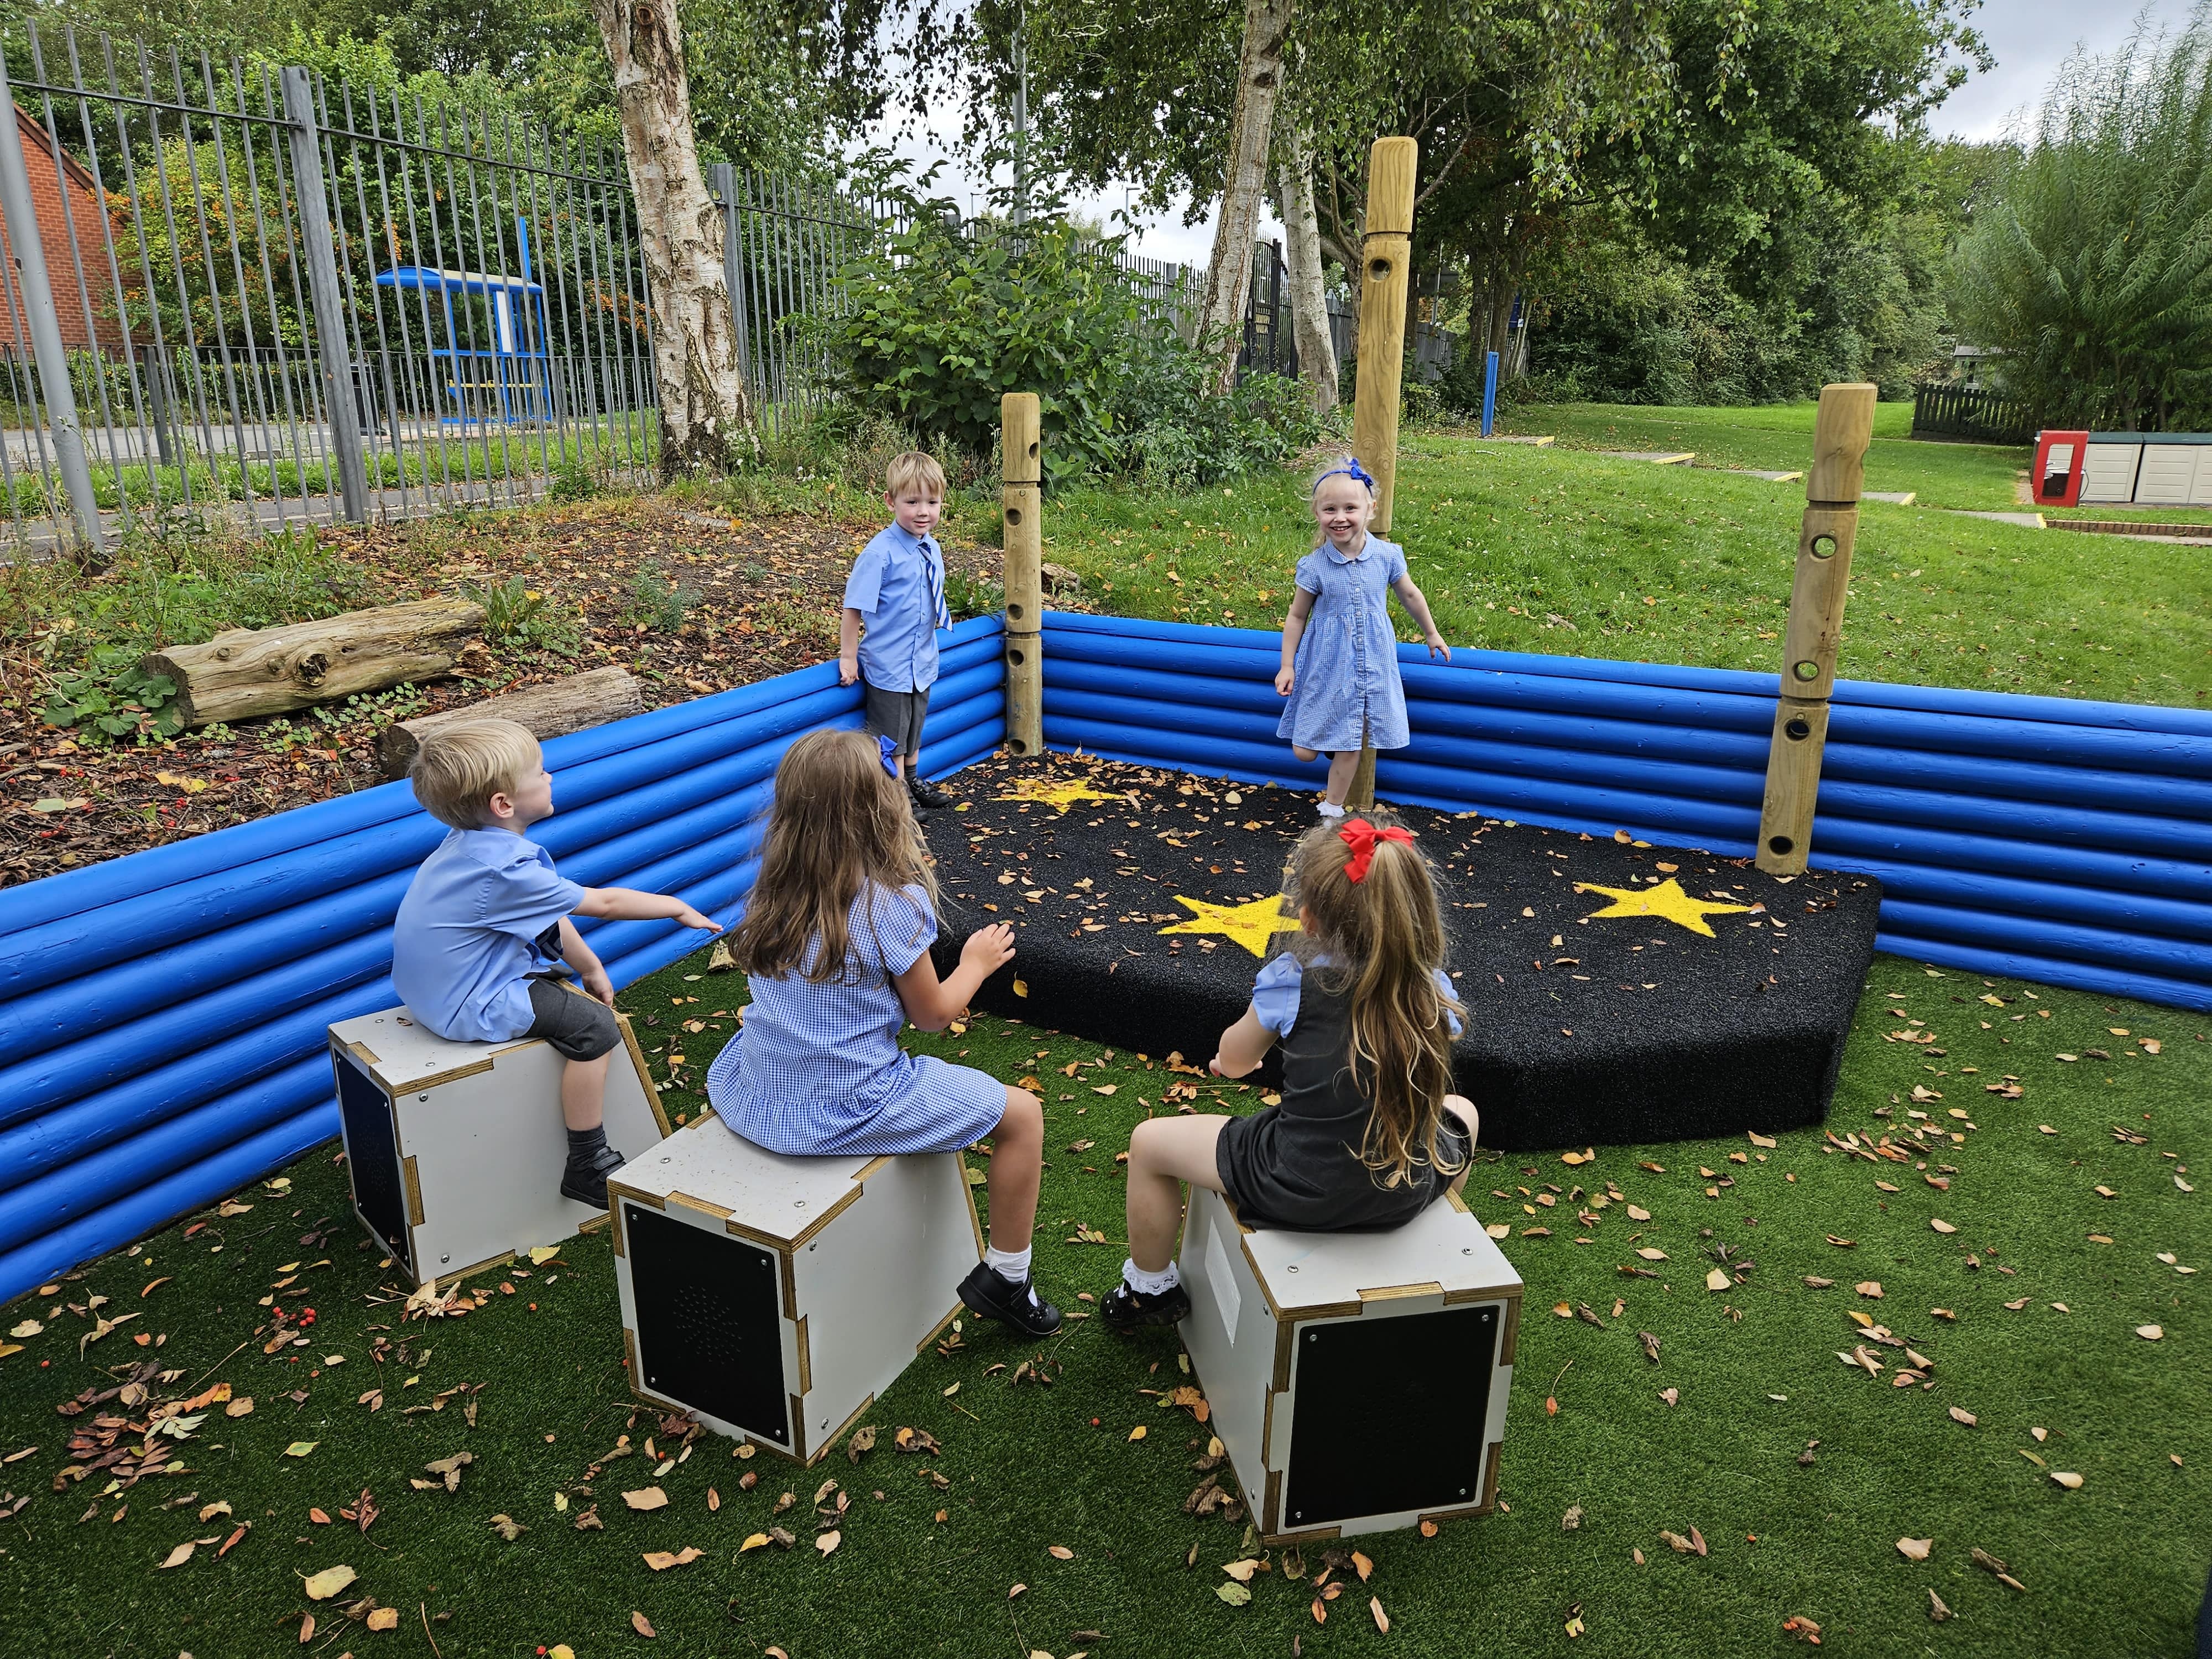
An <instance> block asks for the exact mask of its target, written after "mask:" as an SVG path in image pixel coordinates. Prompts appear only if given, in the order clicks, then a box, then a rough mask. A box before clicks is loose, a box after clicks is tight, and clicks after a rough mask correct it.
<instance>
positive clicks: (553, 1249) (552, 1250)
mask: <svg viewBox="0 0 2212 1659" xmlns="http://www.w3.org/2000/svg"><path fill="white" fill-rule="evenodd" d="M560 1254H561V1247H560V1246H559V1245H558V1244H532V1246H531V1247H530V1265H531V1266H532V1267H544V1265H545V1264H546V1263H547V1262H549V1261H551V1260H552V1259H553V1258H554V1257H555V1256H556V1255H560Z"/></svg>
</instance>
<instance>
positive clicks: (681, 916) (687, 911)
mask: <svg viewBox="0 0 2212 1659" xmlns="http://www.w3.org/2000/svg"><path fill="white" fill-rule="evenodd" d="M676 920H677V921H680V922H682V923H683V924H684V926H685V927H696V928H698V929H699V930H700V931H702V933H720V932H721V931H722V924H721V923H720V922H718V921H715V920H714V918H713V917H712V916H707V915H701V914H700V913H699V912H698V911H696V910H694V909H693V908H691V907H690V905H688V904H687V905H685V906H684V908H682V909H680V910H678V912H677V913H676Z"/></svg>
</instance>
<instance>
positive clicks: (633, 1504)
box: [622, 1486, 668, 1510]
mask: <svg viewBox="0 0 2212 1659" xmlns="http://www.w3.org/2000/svg"><path fill="white" fill-rule="evenodd" d="M622 1496H623V1503H625V1504H629V1506H630V1508H632V1509H634V1510H657V1509H661V1508H664V1507H665V1506H666V1504H667V1503H668V1494H667V1493H666V1492H663V1491H662V1490H661V1489H660V1488H659V1487H658V1486H643V1487H641V1488H639V1489H638V1490H637V1491H635V1492H624V1493H623V1495H622Z"/></svg>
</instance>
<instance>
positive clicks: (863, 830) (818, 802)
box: [729, 732, 937, 985]
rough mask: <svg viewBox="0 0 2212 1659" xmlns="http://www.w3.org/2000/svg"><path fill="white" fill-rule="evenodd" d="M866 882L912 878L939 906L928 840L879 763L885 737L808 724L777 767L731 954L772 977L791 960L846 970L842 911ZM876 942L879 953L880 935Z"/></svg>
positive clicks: (832, 974)
mask: <svg viewBox="0 0 2212 1659" xmlns="http://www.w3.org/2000/svg"><path fill="white" fill-rule="evenodd" d="M870 882H874V883H877V884H878V885H881V886H884V887H887V888H890V889H893V890H896V889H898V888H902V887H908V886H918V887H920V888H921V890H922V892H923V894H924V896H925V897H926V899H927V903H928V906H929V908H930V911H931V913H932V914H934V913H935V911H936V908H937V878H936V876H935V874H934V872H933V871H932V870H931V868H930V860H929V849H928V848H927V847H926V846H924V845H923V843H922V839H921V829H920V828H919V827H917V826H916V824H915V821H914V808H913V806H912V805H911V804H910V803H909V802H908V799H907V791H906V786H905V785H904V784H903V783H902V782H901V781H899V780H898V779H897V778H896V777H894V776H893V775H891V774H890V773H889V772H888V771H886V770H884V762H883V750H882V747H881V745H879V744H878V743H877V741H876V739H875V738H872V737H869V736H867V735H866V733H864V732H808V733H807V734H806V735H805V737H803V738H799V741H798V742H796V743H794V744H792V745H791V747H790V748H789V749H788V750H785V751H784V757H783V760H782V763H781V764H780V765H778V766H777V768H776V769H775V805H774V806H772V807H771V808H770V809H769V820H768V834H767V836H766V837H765V838H764V840H763V842H762V846H761V861H760V873H759V875H758V876H757V878H755V880H754V882H753V890H752V897H751V900H750V902H749V903H748V904H747V906H746V908H745V916H744V921H741V922H739V923H738V926H737V927H736V928H735V929H734V930H732V933H730V935H729V943H730V955H731V957H732V959H733V960H735V962H736V963H737V965H738V968H739V969H742V970H743V971H744V972H745V973H748V974H762V975H767V976H768V977H769V978H771V979H773V978H775V977H776V976H777V975H781V974H787V973H790V972H793V971H794V970H796V971H798V972H800V973H803V974H805V976H806V978H807V980H808V981H810V982H811V983H813V984H817V985H826V984H829V983H830V982H832V981H843V980H845V979H846V977H847V975H848V963H847V962H846V957H847V956H848V953H849V952H850V951H851V950H852V943H853V942H852V939H851V938H850V936H849V930H848V927H847V925H846V918H847V916H848V914H849V913H850V911H851V909H852V908H853V901H854V899H856V898H858V897H859V896H860V890H861V889H862V888H863V887H865V886H866V885H867V884H869V883H870ZM870 926H871V927H872V926H873V909H872V908H871V911H870ZM817 938H818V939H820V941H821V944H820V945H819V946H818V947H817V946H816V945H815V944H814V941H815V940H816V939H817ZM872 943H875V944H877V945H878V952H877V954H878V958H879V959H880V957H881V955H882V951H881V948H880V943H881V942H880V941H879V940H875V941H872Z"/></svg>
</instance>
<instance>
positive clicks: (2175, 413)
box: [1956, 0, 2212, 431]
mask: <svg viewBox="0 0 2212 1659" xmlns="http://www.w3.org/2000/svg"><path fill="white" fill-rule="evenodd" d="M2208 147H2212V6H2208V5H2207V4H2205V3H2202V0H2200V3H2199V4H2198V6H2197V9H2195V11H2194V12H2193V13H2192V14H2191V18H2190V21H2189V23H2188V25H2187V26H2186V27H2185V28H2184V29H2183V30H2182V31H2181V32H2180V33H2179V35H2175V36H2170V37H2169V36H2163V35H2152V34H2148V33H2142V32H2138V33H2136V36H2135V38H2134V39H2133V40H2130V42H2129V43H2128V45H2127V46H2125V47H2124V48H2123V49H2122V50H2121V51H2119V52H2117V53H2114V54H2113V55H2112V56H2110V57H2107V58H2092V57H2076V58H2073V59H2071V60H2070V61H2069V63H2068V64H2067V65H2066V67H2065V69H2064V70H2063V71H2062V72H2061V74H2060V75H2059V77H2058V79H2057V82H2055V84H2054V85H2053V86H2052V87H2051V91H2050V94H2049V95H2048V96H2047V97H2046V98H2045V102H2044V105H2043V109H2042V112H2041V116H2040V118H2039V121H2038V123H2037V125H2036V130H2035V134H2034V137H2033V142H2032V143H2030V144H2029V145H2028V146H2027V149H2026V151H2025V153H2024V154H2023V155H2021V156H2020V157H2019V159H2018V161H2016V162H2015V164H2014V165H2013V166H2012V167H2010V168H2009V169H2008V170H2007V172H2006V173H2004V175H2003V176H2002V179H2000V180H1999V182H1998V185H1997V188H1996V200H1995V201H1994V202H1993V203H1992V204H1991V205H1990V209H1989V210H1987V211H1985V212H1984V213H1982V214H1980V215H1978V216H1977V220H1976V222H1975V225H1974V228H1973V230H1972V234H1971V235H1970V236H1969V237H1968V238H1967V239H1966V242H1965V244H1964V246H1962V247H1961V249H1960V259H1959V265H1958V271H1957V297H1956V311H1957V315H1958V318H1959V321H1960V327H1961V328H1962V329H1963V330H1965V331H1967V332H1968V333H1969V334H1971V336H1972V337H1973V339H1974V340H1975V341H1976V342H1977V343H1980V344H1982V345H1984V346H1986V347H1990V348H1993V349H1996V350H1999V351H2002V353H2003V354H2004V356H2003V358H2002V374H2003V379H2004V385H2005V389H2006V390H2007V392H2009V393H2010V394H2012V395H2014V396H2015V397H2018V398H2022V399H2024V400H2025V401H2027V403H2028V404H2031V405H2032V406H2033V408H2035V409H2036V410H2038V411H2039V414H2040V416H2041V417H2042V419H2043V420H2044V421H2045V422H2046V423H2050V424H2055V425H2085V426H2103V427H2108V428H2121V429H2127V430H2142V431H2163V430H2195V431H2203V430H2205V429H2207V428H2212V165H2208V162H2212V154H2208Z"/></svg>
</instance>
